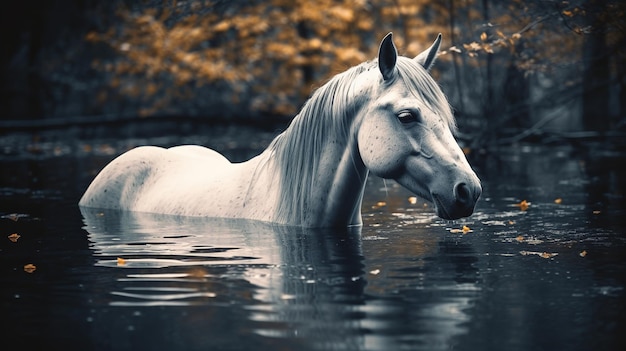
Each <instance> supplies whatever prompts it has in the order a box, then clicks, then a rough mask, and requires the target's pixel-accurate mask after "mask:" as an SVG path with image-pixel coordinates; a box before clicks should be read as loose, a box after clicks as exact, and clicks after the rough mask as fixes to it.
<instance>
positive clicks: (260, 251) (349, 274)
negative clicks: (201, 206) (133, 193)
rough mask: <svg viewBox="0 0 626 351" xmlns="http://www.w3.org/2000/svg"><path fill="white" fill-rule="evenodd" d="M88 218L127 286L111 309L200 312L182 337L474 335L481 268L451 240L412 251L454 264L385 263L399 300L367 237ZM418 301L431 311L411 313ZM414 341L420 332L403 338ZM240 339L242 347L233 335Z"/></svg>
mask: <svg viewBox="0 0 626 351" xmlns="http://www.w3.org/2000/svg"><path fill="white" fill-rule="evenodd" d="M82 211H83V216H84V222H85V227H84V228H85V229H86V230H87V232H88V233H89V241H90V242H91V249H92V250H93V252H94V255H95V256H96V258H97V260H96V265H97V266H104V267H109V268H111V269H113V270H110V271H108V272H110V274H111V276H112V277H113V279H115V282H114V283H113V284H111V285H109V286H108V288H109V289H110V290H109V291H108V292H107V294H106V295H105V296H103V299H105V300H107V301H108V304H109V305H110V306H114V307H121V308H130V309H133V308H138V307H145V306H161V307H162V306H194V307H196V308H194V309H190V310H188V311H187V313H188V314H189V318H188V319H186V320H185V321H180V320H179V321H178V322H177V323H178V325H179V327H177V328H176V329H177V330H178V329H179V328H183V327H182V326H184V328H190V329H192V330H198V328H200V327H201V326H200V325H199V324H198V322H199V321H201V323H202V324H203V325H210V326H213V325H216V324H223V323H225V321H228V320H229V319H233V316H237V318H236V319H238V320H235V321H232V322H231V323H233V325H232V327H233V328H235V330H234V331H235V332H236V331H237V330H238V331H239V332H241V333H245V331H247V330H249V331H252V332H253V333H254V334H256V335H257V337H259V338H261V339H258V340H256V341H255V342H256V343H258V342H261V341H259V340H265V341H266V342H267V340H272V339H275V338H280V339H281V340H283V342H284V341H285V340H286V339H289V340H291V342H293V344H294V345H300V346H299V347H300V348H302V347H306V348H312V349H346V350H359V349H373V350H376V349H388V348H389V347H392V348H393V347H394V345H395V347H398V348H400V347H401V346H402V345H404V346H405V347H406V345H422V346H424V345H426V346H427V347H428V348H430V349H439V348H447V346H449V343H450V342H451V339H452V337H454V336H455V335H458V334H461V333H464V332H466V329H465V328H464V327H463V326H462V324H463V323H467V321H468V319H469V317H468V315H467V314H466V313H465V310H467V309H468V308H469V307H470V306H471V300H472V296H474V295H476V291H477V290H478V289H479V288H477V287H476V285H475V281H472V279H469V280H468V278H467V277H468V276H471V274H472V272H469V271H472V270H473V268H472V267H471V262H469V261H468V257H469V256H468V255H467V253H466V252H465V253H462V252H460V251H459V250H461V251H463V250H469V248H467V247H463V246H458V245H456V244H450V243H445V242H444V243H442V244H440V247H439V248H436V246H437V243H436V239H433V238H432V235H431V233H429V232H428V231H424V232H423V233H421V234H420V233H417V235H416V234H415V233H413V235H416V237H417V238H421V239H417V241H416V242H415V243H417V245H416V246H415V247H413V248H412V249H413V250H417V251H418V255H419V252H420V250H421V249H420V248H419V245H424V246H425V247H430V246H432V245H435V247H434V248H431V249H434V250H435V251H437V250H439V251H442V252H446V255H444V256H442V257H447V260H448V259H449V260H448V261H446V262H431V263H427V264H424V263H425V262H423V261H422V262H420V263H419V264H418V265H417V266H415V267H412V268H407V267H406V266H405V267H404V268H402V269H395V268H394V263H393V262H387V263H386V264H383V266H384V267H382V268H383V269H384V270H385V275H387V274H389V275H390V276H387V279H386V281H387V283H390V286H393V289H394V290H395V292H393V291H385V290H386V288H384V287H382V288H381V287H379V286H378V287H377V286H376V285H377V283H376V281H377V278H378V277H377V276H376V274H374V273H376V272H374V273H371V272H365V271H364V258H363V253H362V241H361V229H360V228H350V229H346V230H343V231H342V230H319V229H316V230H311V229H303V228H294V227H284V226H273V225H270V224H266V223H260V222H254V221H244V220H223V219H203V218H184V217H173V216H163V215H153V214H142V213H129V212H125V213H124V212H116V211H106V212H102V211H100V210H91V209H83V210H82ZM428 216H431V214H430V213H429V214H428ZM435 238H436V237H435ZM433 240H435V241H434V242H433ZM426 241H428V242H426ZM407 242H411V240H408V241H407ZM383 247H384V244H381V245H379V246H378V248H379V249H380V248H383ZM450 252H451V253H452V254H448V253H450ZM407 254H408V252H407ZM374 256H376V255H374ZM393 257H405V258H406V256H403V255H398V253H397V252H396V253H390V258H393ZM416 258H419V257H416ZM470 260H471V259H470ZM468 270H469V271H468ZM449 271H452V272H454V271H456V272H457V276H458V279H455V278H454V275H453V276H452V277H449V278H448V276H449V275H450V274H449ZM425 275H429V276H436V277H440V278H441V279H440V280H438V281H437V282H438V283H440V284H437V285H430V284H432V283H429V285H428V286H426V285H423V284H420V282H421V283H423V282H424V276H425ZM416 277H421V279H417V280H416ZM367 278H371V279H372V282H373V284H372V287H371V289H367V288H366V285H367ZM101 279H102V277H101ZM416 282H417V285H415V284H416ZM394 295H397V296H404V297H402V298H396V297H394ZM413 299H415V300H416V301H408V300H413ZM407 303H411V304H413V305H415V306H421V307H420V308H415V309H406V308H404V307H403V306H405V305H406V304H407ZM198 306H201V307H203V308H202V309H198V308H197V307H198ZM206 308H208V309H209V310H210V313H208V312H207V310H206ZM199 311H202V315H198V313H200V312H199ZM102 317H103V316H101V318H100V319H101V320H105V321H107V322H106V323H116V321H115V320H110V319H108V318H102ZM192 321H193V323H192ZM169 322H170V321H169V320H168V321H165V323H169ZM190 323H192V324H190ZM170 328H171V326H170ZM159 329H160V330H167V329H168V327H167V326H159ZM102 330H110V326H108V327H104V326H102ZM407 331H412V332H410V333H408V334H407V335H405V336H403V337H402V338H397V337H396V336H397V335H398V333H400V332H403V333H405V334H406V333H407ZM178 332H179V331H178ZM230 334H231V335H230V338H231V339H235V340H236V339H237V338H233V337H232V334H233V330H231V331H230ZM195 339H197V336H193V337H191V340H195ZM187 341H189V340H187ZM196 341H197V340H196ZM238 342H240V343H242V344H241V345H248V344H249V343H250V345H254V343H251V341H250V340H243V339H242V340H239V341H238ZM192 343H193V342H192ZM301 343H302V344H301ZM241 345H240V346H241ZM304 345H306V346H304ZM256 346H258V345H256Z"/></svg>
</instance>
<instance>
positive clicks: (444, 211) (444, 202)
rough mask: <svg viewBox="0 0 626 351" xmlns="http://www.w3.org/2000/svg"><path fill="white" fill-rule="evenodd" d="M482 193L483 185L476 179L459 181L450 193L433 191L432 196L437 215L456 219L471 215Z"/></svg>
mask: <svg viewBox="0 0 626 351" xmlns="http://www.w3.org/2000/svg"><path fill="white" fill-rule="evenodd" d="M481 193H482V187H481V186H480V183H479V182H478V181H477V180H476V181H469V182H457V183H456V184H454V187H453V189H452V191H451V192H450V193H449V194H441V193H435V192H432V193H431V196H432V201H433V203H434V204H435V209H436V212H437V216H439V217H441V218H443V219H448V220H454V219H459V218H463V217H469V216H471V215H472V213H474V208H475V207H476V203H477V202H478V198H479V197H480V194H481Z"/></svg>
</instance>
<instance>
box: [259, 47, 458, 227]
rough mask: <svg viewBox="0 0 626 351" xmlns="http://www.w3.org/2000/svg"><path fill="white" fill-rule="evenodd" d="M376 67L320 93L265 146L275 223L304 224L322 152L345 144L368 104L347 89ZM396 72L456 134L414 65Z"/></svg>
mask: <svg viewBox="0 0 626 351" xmlns="http://www.w3.org/2000/svg"><path fill="white" fill-rule="evenodd" d="M377 66H378V63H377V61H373V62H365V63H362V64H360V65H358V66H355V67H352V68H350V69H348V70H347V71H345V72H343V73H340V74H338V75H336V76H335V77H333V78H332V79H331V80H330V81H329V82H328V83H326V84H324V85H323V86H321V87H320V88H318V89H317V90H316V91H315V92H314V93H313V95H312V96H311V98H310V99H309V100H308V101H307V102H306V103H305V104H304V106H303V108H302V110H301V111H300V113H298V115H297V116H296V117H295V118H294V119H293V120H292V122H291V124H290V125H289V127H288V128H287V130H285V131H284V132H283V133H282V134H280V135H279V136H277V137H276V139H274V141H273V142H272V144H271V145H270V146H269V148H268V149H269V150H271V152H272V153H273V159H274V161H275V164H277V165H278V169H279V175H278V181H280V182H281V186H280V189H281V194H280V198H279V202H278V206H279V209H278V211H277V214H276V221H277V222H282V223H291V222H300V223H301V222H304V217H305V215H306V212H307V209H306V200H307V198H309V195H310V194H313V193H314V188H315V186H316V184H315V175H316V174H317V169H318V165H319V163H318V162H319V156H320V154H321V151H322V148H324V146H325V145H326V141H328V140H348V138H349V135H348V133H349V130H350V125H351V123H352V119H353V118H354V116H355V114H356V112H357V111H358V110H359V109H360V108H361V107H362V106H363V104H364V102H365V101H366V99H368V98H370V96H369V95H368V94H362V95H360V96H351V94H350V92H351V91H352V89H351V86H352V84H353V83H354V81H355V79H356V77H357V76H358V75H360V74H362V73H363V72H364V71H366V70H368V68H375V67H377ZM397 67H398V73H399V78H400V79H402V80H403V82H404V83H405V84H406V86H407V87H408V89H409V91H410V92H411V93H412V95H414V96H415V97H416V98H418V99H421V100H422V101H423V102H424V104H425V105H426V106H430V107H431V108H432V109H433V112H434V113H436V114H438V115H440V116H442V118H444V119H445V120H446V121H447V123H448V124H449V126H450V127H451V129H452V130H454V129H455V128H456V125H455V122H454V117H453V115H452V112H451V110H450V106H449V104H448V101H447V99H446V97H445V96H444V94H443V92H442V91H441V89H440V88H439V86H438V85H437V83H436V82H435V81H434V80H433V79H432V77H431V76H430V74H429V73H428V72H427V71H426V70H425V69H424V68H423V67H422V66H421V65H420V64H418V63H417V62H415V60H412V59H409V58H405V57H398V66H397Z"/></svg>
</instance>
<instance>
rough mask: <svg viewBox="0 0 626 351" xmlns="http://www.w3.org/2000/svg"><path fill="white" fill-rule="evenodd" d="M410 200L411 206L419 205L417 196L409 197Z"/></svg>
mask: <svg viewBox="0 0 626 351" xmlns="http://www.w3.org/2000/svg"><path fill="white" fill-rule="evenodd" d="M408 200H409V203H410V204H411V205H415V204H416V203H417V197H415V196H411V197H409V199H408Z"/></svg>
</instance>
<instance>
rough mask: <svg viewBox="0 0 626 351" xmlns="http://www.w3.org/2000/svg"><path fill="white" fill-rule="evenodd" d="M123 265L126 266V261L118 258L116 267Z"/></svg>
mask: <svg viewBox="0 0 626 351" xmlns="http://www.w3.org/2000/svg"><path fill="white" fill-rule="evenodd" d="M125 264H126V260H125V259H123V258H121V257H118V258H117V265H118V266H123V265H125Z"/></svg>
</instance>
